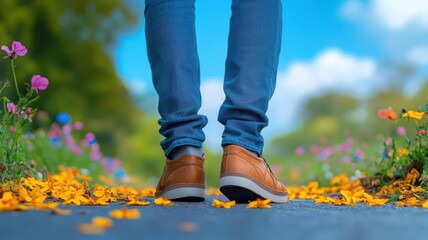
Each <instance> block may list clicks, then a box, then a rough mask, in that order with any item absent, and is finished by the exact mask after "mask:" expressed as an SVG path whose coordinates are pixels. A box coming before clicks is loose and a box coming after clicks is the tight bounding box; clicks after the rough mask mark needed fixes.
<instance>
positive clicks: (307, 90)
mask: <svg viewBox="0 0 428 240" xmlns="http://www.w3.org/2000/svg"><path fill="white" fill-rule="evenodd" d="M376 71H377V64H376V63H375V62H374V61H373V60H371V59H369V58H358V57H355V56H353V55H350V54H347V53H344V52H342V51H341V50H338V49H326V50H325V51H323V52H321V53H319V54H318V55H316V56H315V57H314V58H313V59H312V60H310V61H296V62H294V63H292V64H290V65H289V66H288V67H287V68H286V69H285V70H284V71H281V72H280V73H279V75H278V80H277V88H276V91H275V94H274V96H273V98H272V100H271V102H270V105H269V110H268V117H269V119H270V123H269V127H267V128H266V129H265V130H264V132H263V134H264V136H265V137H266V139H267V140H269V139H270V138H271V137H273V136H275V135H276V134H278V133H284V132H288V131H291V130H293V129H294V128H295V127H296V126H297V124H298V123H299V121H300V120H301V119H299V117H298V113H299V109H300V107H301V106H302V104H303V103H304V101H305V100H306V99H307V98H308V97H311V96H315V95H317V94H320V93H322V92H324V91H326V90H330V91H340V92H344V91H346V94H354V95H358V96H361V95H364V94H367V93H370V92H371V91H374V90H375V88H376V86H377V84H379V81H373V79H374V76H375V75H376ZM201 92H202V108H201V111H200V113H201V114H204V115H206V116H207V117H208V119H209V123H208V125H207V126H206V127H205V133H206V136H207V141H206V143H207V144H208V145H209V147H210V148H211V149H215V150H220V141H221V134H222V131H223V126H222V125H221V124H220V123H218V121H217V115H218V110H219V108H220V105H221V103H222V102H223V100H224V93H223V79H221V78H211V79H204V81H202V85H201ZM296 116H297V117H296Z"/></svg>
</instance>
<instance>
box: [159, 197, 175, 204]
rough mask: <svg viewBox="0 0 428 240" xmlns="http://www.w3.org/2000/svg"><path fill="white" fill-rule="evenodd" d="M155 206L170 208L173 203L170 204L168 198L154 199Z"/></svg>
mask: <svg viewBox="0 0 428 240" xmlns="http://www.w3.org/2000/svg"><path fill="white" fill-rule="evenodd" d="M154 202H155V204H156V206H172V205H174V203H172V202H171V200H169V199H168V198H164V197H159V198H156V199H155V201H154Z"/></svg>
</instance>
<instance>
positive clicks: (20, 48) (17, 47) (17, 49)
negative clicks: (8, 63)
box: [1, 41, 27, 59]
mask: <svg viewBox="0 0 428 240" xmlns="http://www.w3.org/2000/svg"><path fill="white" fill-rule="evenodd" d="M1 50H3V51H5V52H6V54H7V56H9V57H10V58H13V59H16V58H17V57H18V56H24V55H25V54H27V48H26V47H25V46H24V45H22V43H20V42H18V41H13V42H12V50H10V49H9V48H8V47H7V46H5V45H3V46H1Z"/></svg>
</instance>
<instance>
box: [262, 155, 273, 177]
mask: <svg viewBox="0 0 428 240" xmlns="http://www.w3.org/2000/svg"><path fill="white" fill-rule="evenodd" d="M262 159H263V161H264V162H265V164H266V166H267V167H268V169H269V171H270V173H272V175H274V174H273V171H272V169H271V168H270V166H269V163H268V162H267V161H266V159H265V158H264V157H262Z"/></svg>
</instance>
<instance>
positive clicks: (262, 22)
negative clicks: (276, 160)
mask: <svg viewBox="0 0 428 240" xmlns="http://www.w3.org/2000/svg"><path fill="white" fill-rule="evenodd" d="M281 31H282V6H281V0H233V2H232V17H231V19H230V33H229V41H228V52H227V59H226V73H225V79H224V92H225V94H226V99H225V101H224V102H223V104H222V106H221V108H220V112H219V117H218V120H219V122H220V123H222V124H223V125H224V126H225V130H224V132H223V141H222V145H223V147H224V146H226V145H230V144H234V145H240V146H242V147H244V148H246V149H248V150H250V151H253V152H256V153H258V154H259V155H261V154H262V151H263V145H264V141H263V137H262V136H261V131H262V129H263V128H264V127H266V126H267V125H268V118H267V116H266V111H267V108H268V103H269V100H270V99H271V97H272V94H273V92H274V89H275V83H276V73H277V68H278V56H279V52H280V48H281Z"/></svg>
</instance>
